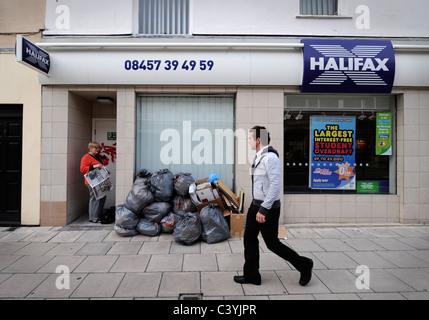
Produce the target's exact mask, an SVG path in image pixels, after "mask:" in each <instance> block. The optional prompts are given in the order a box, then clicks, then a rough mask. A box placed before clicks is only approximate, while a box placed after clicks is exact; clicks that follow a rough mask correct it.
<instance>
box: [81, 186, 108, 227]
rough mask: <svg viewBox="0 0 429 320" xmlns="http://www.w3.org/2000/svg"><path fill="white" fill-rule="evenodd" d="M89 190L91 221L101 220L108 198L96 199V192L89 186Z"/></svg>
mask: <svg viewBox="0 0 429 320" xmlns="http://www.w3.org/2000/svg"><path fill="white" fill-rule="evenodd" d="M86 186H87V187H88V190H89V208H88V211H89V220H92V221H96V220H98V219H99V218H100V216H101V214H102V213H103V208H104V204H105V203H106V197H107V196H105V197H103V198H101V199H98V200H97V199H96V198H95V194H94V191H93V190H92V188H91V187H90V186H89V185H86Z"/></svg>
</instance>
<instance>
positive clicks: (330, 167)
mask: <svg viewBox="0 0 429 320" xmlns="http://www.w3.org/2000/svg"><path fill="white" fill-rule="evenodd" d="M310 124H311V126H310V154H311V159H310V169H309V170H310V175H309V187H310V188H311V189H343V190H356V170H355V155H356V153H355V150H356V148H355V145H356V143H355V141H356V117H335V116H332V117H329V116H320V117H319V116H312V117H311V120H310Z"/></svg>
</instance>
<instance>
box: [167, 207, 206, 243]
mask: <svg viewBox="0 0 429 320" xmlns="http://www.w3.org/2000/svg"><path fill="white" fill-rule="evenodd" d="M201 232H202V226H201V220H200V216H199V214H198V212H194V213H191V212H186V213H181V217H180V220H179V222H178V223H177V224H176V227H175V228H174V231H173V238H174V240H176V242H178V243H181V244H185V245H191V244H194V243H195V242H197V241H198V240H199V239H200V237H201Z"/></svg>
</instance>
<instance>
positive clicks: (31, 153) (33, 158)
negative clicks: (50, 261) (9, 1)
mask: <svg viewBox="0 0 429 320" xmlns="http://www.w3.org/2000/svg"><path fill="white" fill-rule="evenodd" d="M0 70H1V72H0V103H11V104H22V105H23V130H22V133H23V135H22V189H21V190H22V196H21V224H22V225H39V223H40V148H41V144H40V140H41V126H40V122H41V96H42V94H41V87H40V84H39V80H38V77H37V72H35V71H34V70H32V69H30V68H28V67H26V66H24V65H21V64H19V63H18V62H16V59H15V54H14V53H3V52H0Z"/></svg>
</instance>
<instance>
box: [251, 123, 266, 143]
mask: <svg viewBox="0 0 429 320" xmlns="http://www.w3.org/2000/svg"><path fill="white" fill-rule="evenodd" d="M249 132H252V133H253V138H254V139H255V140H256V139H258V138H261V143H262V144H263V145H264V146H267V145H269V144H270V141H271V138H270V133H269V132H268V130H267V128H265V127H263V126H254V127H253V128H251V129H250V131H249Z"/></svg>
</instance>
